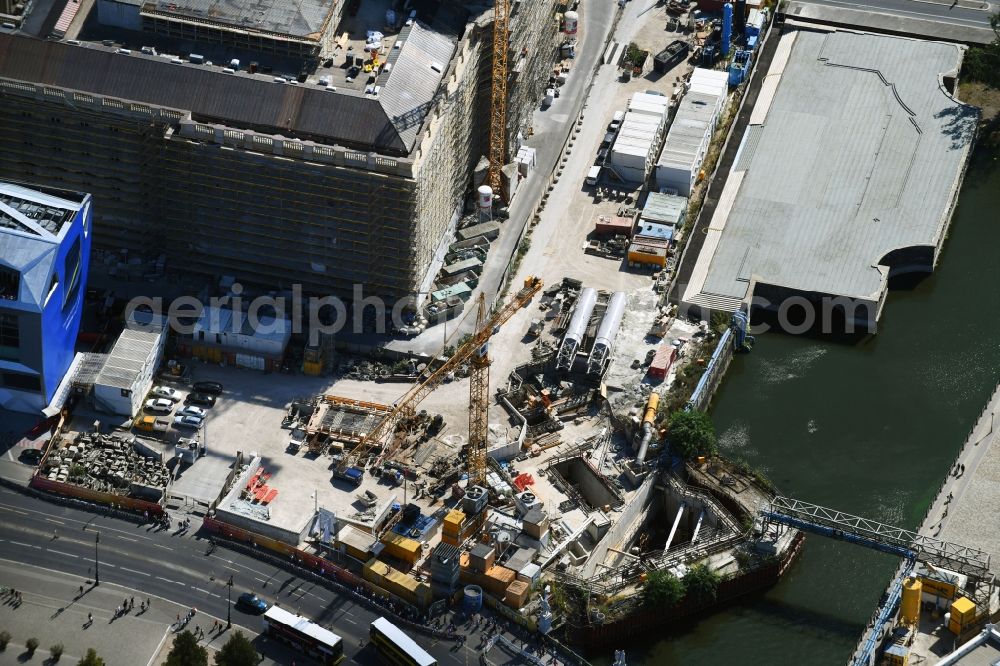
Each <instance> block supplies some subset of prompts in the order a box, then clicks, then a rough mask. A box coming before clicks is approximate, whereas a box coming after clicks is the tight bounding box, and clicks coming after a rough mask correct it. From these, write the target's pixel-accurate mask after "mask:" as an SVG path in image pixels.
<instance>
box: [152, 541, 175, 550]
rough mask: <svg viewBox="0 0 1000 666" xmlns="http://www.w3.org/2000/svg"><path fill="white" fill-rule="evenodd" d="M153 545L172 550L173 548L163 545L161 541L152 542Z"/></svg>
mask: <svg viewBox="0 0 1000 666" xmlns="http://www.w3.org/2000/svg"><path fill="white" fill-rule="evenodd" d="M153 545H154V546H156V547H157V548H162V549H163V550H169V551H173V548H171V547H170V546H164V545H163V544H162V543H154V544H153Z"/></svg>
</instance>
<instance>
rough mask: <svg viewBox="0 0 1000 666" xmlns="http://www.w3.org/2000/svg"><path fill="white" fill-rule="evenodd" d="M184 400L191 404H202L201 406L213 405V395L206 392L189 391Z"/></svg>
mask: <svg viewBox="0 0 1000 666" xmlns="http://www.w3.org/2000/svg"><path fill="white" fill-rule="evenodd" d="M184 402H186V403H189V404H192V405H202V406H203V407H212V406H214V405H215V396H214V395H210V394H208V393H189V394H188V397H187V399H185V400H184Z"/></svg>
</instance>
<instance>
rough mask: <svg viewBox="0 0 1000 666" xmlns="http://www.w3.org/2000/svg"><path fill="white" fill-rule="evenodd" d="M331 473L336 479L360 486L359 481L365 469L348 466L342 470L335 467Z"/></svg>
mask: <svg viewBox="0 0 1000 666" xmlns="http://www.w3.org/2000/svg"><path fill="white" fill-rule="evenodd" d="M333 475H334V476H335V477H337V478H338V479H343V480H344V481H349V482H350V483H353V484H354V485H356V486H360V485H361V481H363V480H364V477H365V471H364V470H363V469H361V468H359V467H348V468H347V469H345V470H343V471H341V470H340V469H335V470H334V472H333Z"/></svg>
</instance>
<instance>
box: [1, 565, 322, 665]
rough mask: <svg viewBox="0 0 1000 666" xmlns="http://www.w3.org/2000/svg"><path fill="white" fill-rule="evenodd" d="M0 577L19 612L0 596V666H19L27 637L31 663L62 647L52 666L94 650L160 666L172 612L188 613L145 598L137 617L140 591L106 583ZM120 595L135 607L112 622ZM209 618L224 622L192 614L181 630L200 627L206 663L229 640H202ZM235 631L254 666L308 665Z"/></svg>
mask: <svg viewBox="0 0 1000 666" xmlns="http://www.w3.org/2000/svg"><path fill="white" fill-rule="evenodd" d="M4 564H5V565H11V564H12V563H10V562H4ZM0 577H2V578H0V584H2V585H4V586H6V587H9V588H13V589H15V590H18V591H19V592H21V594H22V603H21V604H20V606H17V605H15V604H14V602H13V599H12V598H11V597H10V596H9V595H3V596H2V597H0V631H8V632H10V634H11V641H10V643H9V644H8V645H7V649H6V650H5V651H4V652H0V666H6V665H8V664H10V665H12V666H13V665H15V664H16V665H20V664H23V663H25V661H26V660H27V654H26V652H25V647H24V645H25V642H26V641H27V640H28V639H29V638H32V637H34V638H37V639H38V642H39V646H38V649H37V651H36V652H35V655H34V657H33V658H32V659H31V660H30V661H31V662H32V663H36V662H37V663H43V662H44V661H45V660H46V659H48V658H49V647H50V646H52V645H55V644H57V643H61V644H62V645H63V647H64V648H65V652H64V653H63V656H62V659H60V662H59V663H63V664H75V663H76V662H77V661H79V660H80V658H81V657H82V656H83V655H84V654H86V652H87V649H88V648H94V649H95V650H96V651H97V654H98V655H99V656H101V657H102V658H103V659H104V660H105V662H106V663H107V664H108V666H143V665H148V666H153V665H159V664H163V663H164V662H165V661H166V658H167V654H168V653H169V652H170V647H171V645H172V644H173V638H174V630H173V629H174V626H173V625H174V622H175V619H176V617H177V615H178V614H180V615H182V616H183V615H184V614H185V613H187V611H188V609H187V608H186V607H183V606H181V605H179V604H175V603H172V602H169V601H166V600H164V599H161V598H159V597H152V598H150V601H151V604H150V609H149V610H148V611H146V612H141V611H140V610H139V606H140V604H141V602H142V601H144V600H145V599H147V598H149V597H147V596H146V595H143V594H142V593H141V592H138V591H136V590H131V589H129V588H126V587H122V586H120V585H115V584H109V583H101V584H100V585H99V586H97V587H93V586H92V585H90V584H89V582H88V581H87V580H86V579H84V578H81V577H79V576H70V575H66V574H63V573H60V572H56V571H50V570H48V569H39V568H33V567H28V566H22V567H14V566H4V567H2V573H0ZM80 585H83V586H84V594H83V596H82V597H78V594H79V586H80ZM126 597H128V598H132V597H134V598H135V609H134V610H132V611H131V612H129V613H127V614H125V615H124V616H122V617H120V618H118V619H113V615H114V613H115V609H116V608H117V606H119V605H120V604H122V603H123V601H124V600H125V598H126ZM88 613H91V614H93V622H92V623H88V621H87V614H88ZM212 620H218V621H219V623H220V625H224V624H225V618H214V617H212V616H210V615H206V614H204V613H201V612H199V613H197V614H196V615H195V617H194V618H193V619H192V620H191V622H190V623H189V624H188V627H187V628H188V629H191V630H193V629H194V628H195V627H196V626H201V628H202V629H203V630H205V631H206V638H205V639H204V640H202V641H201V644H202V645H205V646H206V647H208V650H209V663H212V660H213V656H212V655H213V653H214V652H215V650H218V649H219V648H220V647H221V646H222V645H223V644H224V643H225V642H226V640H228V638H229V634H228V632H223V633H222V634H214V635H213V636H208V635H207V634H208V631H209V630H210V629H211V627H212ZM239 630H240V631H243V632H244V634H247V638H249V639H251V640H252V641H253V643H254V645H255V647H257V651H258V652H261V651H263V652H264V654H265V655H267V658H265V659H264V661H262V662H261V664H263V665H264V666H269V665H278V664H290V663H291V662H292V660H294V661H295V663H296V664H302V665H306V664H310V663H311V662H310V660H308V659H307V658H305V657H303V656H302V655H301V654H298V653H294V652H291V651H289V650H288V649H287V648H285V647H284V646H282V645H278V644H273V642H272V641H268V640H267V639H266V638H265V637H261V636H257V635H255V634H253V633H249V632H247V631H246V630H245V629H239ZM233 631H235V629H234V630H233Z"/></svg>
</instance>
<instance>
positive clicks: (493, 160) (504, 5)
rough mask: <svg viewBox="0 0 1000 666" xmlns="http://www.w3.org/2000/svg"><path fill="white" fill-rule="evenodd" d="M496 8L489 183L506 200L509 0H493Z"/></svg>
mask: <svg viewBox="0 0 1000 666" xmlns="http://www.w3.org/2000/svg"><path fill="white" fill-rule="evenodd" d="M493 4H494V8H493V88H492V92H491V95H490V154H489V157H490V168H489V171H488V172H487V174H486V184H487V185H489V186H490V187H491V188H493V193H494V194H495V195H496V196H499V197H500V198H501V199H502V200H504V201H506V200H507V192H506V190H505V189H504V187H503V178H501V170H502V169H503V165H504V163H505V162H506V161H507V46H508V44H507V42H508V32H509V23H510V0H494V3H493Z"/></svg>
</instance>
